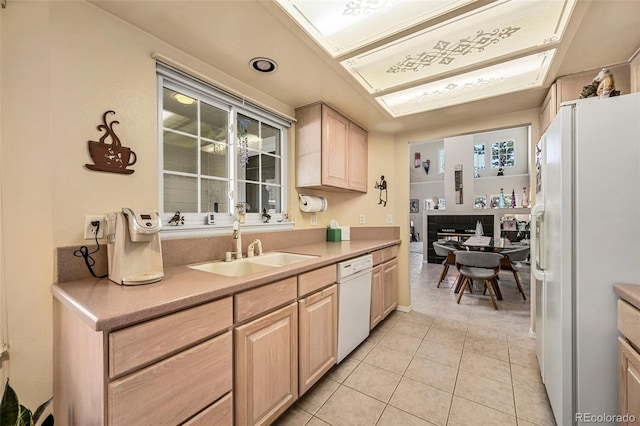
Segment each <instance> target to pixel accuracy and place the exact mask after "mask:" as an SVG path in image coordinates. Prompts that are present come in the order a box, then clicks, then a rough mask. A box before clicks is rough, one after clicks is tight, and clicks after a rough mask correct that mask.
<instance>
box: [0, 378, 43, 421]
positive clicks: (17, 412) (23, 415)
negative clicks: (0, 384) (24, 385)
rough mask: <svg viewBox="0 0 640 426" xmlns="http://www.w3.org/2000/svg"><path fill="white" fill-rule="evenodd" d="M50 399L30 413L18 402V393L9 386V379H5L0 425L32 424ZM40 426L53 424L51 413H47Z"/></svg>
mask: <svg viewBox="0 0 640 426" xmlns="http://www.w3.org/2000/svg"><path fill="white" fill-rule="evenodd" d="M52 399H53V398H49V400H48V401H46V402H44V403H43V404H41V405H40V406H39V407H38V408H37V409H36V411H35V412H33V413H32V412H31V410H29V409H28V408H27V407H25V406H24V405H21V404H20V403H19V402H18V395H16V392H15V391H14V390H13V389H12V388H11V386H9V380H8V379H7V383H6V384H5V385H4V394H3V395H2V402H0V425H3V426H4V425H7V426H9V425H14V426H34V425H35V424H36V423H37V422H38V419H39V418H40V416H41V415H42V413H44V410H45V409H46V408H47V407H48V406H49V404H50V403H51V400H52ZM41 426H53V414H49V415H48V416H47V417H46V418H45V419H44V420H43V421H42V424H41Z"/></svg>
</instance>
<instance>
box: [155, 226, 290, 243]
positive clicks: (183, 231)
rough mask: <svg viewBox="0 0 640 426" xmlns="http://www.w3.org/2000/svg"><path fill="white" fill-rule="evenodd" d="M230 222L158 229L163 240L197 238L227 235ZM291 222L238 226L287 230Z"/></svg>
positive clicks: (260, 230) (261, 230)
mask: <svg viewBox="0 0 640 426" xmlns="http://www.w3.org/2000/svg"><path fill="white" fill-rule="evenodd" d="M232 226H233V225H232V224H220V225H188V224H187V225H180V226H165V227H164V228H163V229H162V231H160V237H161V239H163V240H171V239H178V238H197V237H208V236H213V235H227V234H231V233H232V232H233V230H232ZM294 226H295V224H294V223H293V222H270V223H245V224H242V225H241V226H240V228H241V230H242V232H270V231H287V230H291V229H293V228H294Z"/></svg>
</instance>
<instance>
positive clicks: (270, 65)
mask: <svg viewBox="0 0 640 426" xmlns="http://www.w3.org/2000/svg"><path fill="white" fill-rule="evenodd" d="M249 65H251V69H253V70H254V71H257V72H262V73H269V72H274V71H275V70H277V69H278V64H276V61H274V60H273V59H269V58H253V59H252V60H251V61H249Z"/></svg>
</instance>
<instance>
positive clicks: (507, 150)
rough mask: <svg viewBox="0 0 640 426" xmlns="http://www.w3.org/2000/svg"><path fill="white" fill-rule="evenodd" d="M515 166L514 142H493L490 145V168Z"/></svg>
mask: <svg viewBox="0 0 640 426" xmlns="http://www.w3.org/2000/svg"><path fill="white" fill-rule="evenodd" d="M515 165H516V148H515V142H514V141H502V142H494V143H492V144H491V168H492V169H497V168H500V167H513V166H515Z"/></svg>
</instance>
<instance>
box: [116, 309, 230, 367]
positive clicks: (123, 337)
mask: <svg viewBox="0 0 640 426" xmlns="http://www.w3.org/2000/svg"><path fill="white" fill-rule="evenodd" d="M232 308H233V305H232V302H231V297H227V298H224V299H220V300H216V301H215V302H211V303H207V304H204V305H201V306H196V307H195V308H190V309H186V310H184V311H180V312H176V313H174V314H171V315H167V316H164V317H161V318H157V319H155V320H151V321H147V322H144V323H142V324H138V325H134V326H132V327H128V328H125V329H122V330H118V331H114V332H113V333H109V376H110V377H116V376H119V375H121V374H124V373H127V372H130V371H132V370H134V369H135V368H137V367H141V366H144V365H147V364H149V363H151V362H153V361H156V360H158V359H161V358H163V357H165V356H167V355H170V354H172V353H174V352H176V351H178V350H180V349H182V348H186V347H187V346H190V345H192V344H194V343H196V342H199V341H202V340H204V339H206V338H207V337H210V336H213V335H215V334H216V333H218V332H220V331H222V330H224V329H226V328H229V327H231V326H232V325H233V315H232Z"/></svg>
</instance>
